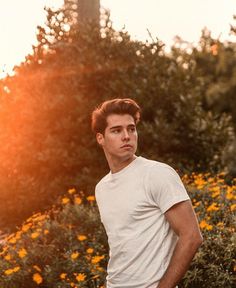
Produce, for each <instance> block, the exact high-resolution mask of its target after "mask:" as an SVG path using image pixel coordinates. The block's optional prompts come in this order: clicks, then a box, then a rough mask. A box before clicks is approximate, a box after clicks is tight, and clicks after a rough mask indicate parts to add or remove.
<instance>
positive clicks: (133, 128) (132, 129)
mask: <svg viewBox="0 0 236 288" xmlns="http://www.w3.org/2000/svg"><path fill="white" fill-rule="evenodd" d="M128 130H129V132H132V133H133V132H135V131H136V128H135V127H130V128H129V129H128Z"/></svg>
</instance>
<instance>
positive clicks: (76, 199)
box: [74, 196, 82, 205]
mask: <svg viewBox="0 0 236 288" xmlns="http://www.w3.org/2000/svg"><path fill="white" fill-rule="evenodd" d="M74 201H75V204H78V205H80V204H81V203H82V199H81V198H80V197H79V196H77V197H75V199H74Z"/></svg>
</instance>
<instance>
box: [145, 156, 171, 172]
mask: <svg viewBox="0 0 236 288" xmlns="http://www.w3.org/2000/svg"><path fill="white" fill-rule="evenodd" d="M141 159H142V163H143V167H145V168H147V169H158V170H160V171H166V170H170V171H173V170H174V168H173V167H171V166H170V165H169V164H167V163H164V162H160V161H157V160H152V159H147V158H144V157H141ZM174 171H175V170H174Z"/></svg>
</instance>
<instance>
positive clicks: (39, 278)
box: [33, 273, 43, 284]
mask: <svg viewBox="0 0 236 288" xmlns="http://www.w3.org/2000/svg"><path fill="white" fill-rule="evenodd" d="M33 280H34V282H35V283H37V284H41V283H42V282H43V278H42V276H41V275H40V274H39V273H34V275H33Z"/></svg>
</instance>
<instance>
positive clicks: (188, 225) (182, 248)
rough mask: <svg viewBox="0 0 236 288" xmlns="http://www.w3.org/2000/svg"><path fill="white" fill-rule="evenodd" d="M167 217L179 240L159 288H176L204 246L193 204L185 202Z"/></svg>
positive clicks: (168, 213)
mask: <svg viewBox="0 0 236 288" xmlns="http://www.w3.org/2000/svg"><path fill="white" fill-rule="evenodd" d="M165 217H166V218H167V220H168V222H169V223H170V226H171V228H172V229H173V230H174V231H175V233H176V234H177V235H178V237H179V239H178V242H177V244H176V246H175V249H174V252H173V255H172V258H171V261H170V263H169V266H168V267H167V270H166V272H165V273H164V275H163V277H162V278H161V280H160V282H159V285H158V287H157V288H174V287H175V286H176V285H177V284H178V282H179V281H180V280H181V279H182V278H183V276H184V274H185V273H186V271H187V270H188V267H189V265H190V263H191V261H192V259H193V257H194V255H195V253H196V252H197V250H198V248H199V246H200V245H201V244H202V236H201V233H200V230H199V226H198V221H197V218H196V215H195V213H194V211H193V208H192V205H191V202H190V201H189V200H188V201H184V202H180V203H178V204H175V205H174V206H172V207H171V208H170V209H169V210H167V212H166V213H165Z"/></svg>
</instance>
